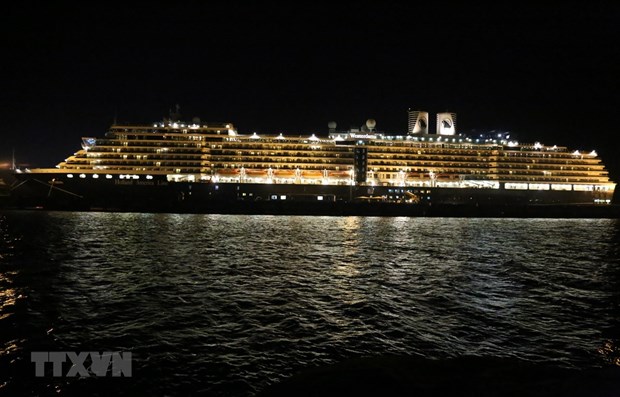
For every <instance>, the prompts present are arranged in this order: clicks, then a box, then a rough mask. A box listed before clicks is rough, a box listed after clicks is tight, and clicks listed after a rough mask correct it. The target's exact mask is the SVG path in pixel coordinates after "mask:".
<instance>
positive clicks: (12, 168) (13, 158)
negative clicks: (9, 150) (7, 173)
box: [11, 148, 17, 171]
mask: <svg viewBox="0 0 620 397" xmlns="http://www.w3.org/2000/svg"><path fill="white" fill-rule="evenodd" d="M15 168H17V167H16V166H15V148H13V157H12V158H11V171H15Z"/></svg>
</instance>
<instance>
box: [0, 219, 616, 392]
mask: <svg viewBox="0 0 620 397" xmlns="http://www.w3.org/2000/svg"><path fill="white" fill-rule="evenodd" d="M0 236H1V237H2V238H1V243H0V255H1V256H0V343H1V344H0V354H1V355H0V365H2V371H1V372H0V393H2V391H3V389H4V391H9V392H11V393H13V392H15V391H19V392H24V393H26V394H28V393H30V394H45V393H49V394H54V395H58V394H60V395H63V393H65V394H67V393H74V392H75V393H84V394H86V393H87V394H97V392H99V393H101V394H108V393H110V392H115V393H117V394H134V395H135V394H146V393H151V394H153V395H163V394H171V395H176V394H190V393H208V394H214V395H252V394H255V393H258V392H260V391H261V390H263V389H264V388H265V387H266V386H268V385H270V384H273V383H275V382H277V381H279V380H282V379H284V378H286V377H288V376H290V375H292V374H294V373H296V372H297V371H299V370H302V369H304V368H309V367H316V366H321V365H325V364H329V363H334V362H338V361H341V360H345V359H349V358H356V357H367V356H375V355H383V354H398V355H420V356H423V357H428V358H438V359H441V358H450V357H458V356H463V355H473V356H482V357H506V358H515V359H520V360H525V361H529V362H536V363H545V364H549V365H553V366H557V367H566V368H593V367H605V366H610V365H620V358H619V357H620V354H618V345H619V344H620V223H619V222H618V221H617V220H587V219H584V220H574V219H572V220H549V219H545V220H542V219H541V220H537V219H455V218H452V219H447V218H443V219H442V218H378V217H377V218H373V217H367V218H365V217H341V218H338V217H301V216H228V215H171V214H112V213H46V212H7V213H4V214H0ZM31 351H75V352H80V351H123V352H126V351H128V352H132V354H133V366H132V368H133V376H132V377H131V378H120V379H119V378H115V379H113V378H110V377H107V378H98V379H95V378H88V379H78V378H52V377H49V376H48V377H44V378H35V376H34V372H35V371H34V364H32V363H31V362H30V352H31Z"/></svg>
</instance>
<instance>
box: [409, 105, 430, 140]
mask: <svg viewBox="0 0 620 397" xmlns="http://www.w3.org/2000/svg"><path fill="white" fill-rule="evenodd" d="M408 113H409V128H408V129H407V134H408V135H411V134H428V112H423V111H420V110H411V109H409V110H408Z"/></svg>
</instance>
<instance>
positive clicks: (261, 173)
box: [245, 169, 267, 177]
mask: <svg viewBox="0 0 620 397" xmlns="http://www.w3.org/2000/svg"><path fill="white" fill-rule="evenodd" d="M245 175H246V176H252V177H263V176H267V170H260V169H259V170H248V169H246V170H245Z"/></svg>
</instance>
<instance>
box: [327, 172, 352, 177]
mask: <svg viewBox="0 0 620 397" xmlns="http://www.w3.org/2000/svg"><path fill="white" fill-rule="evenodd" d="M327 175H328V176H329V177H330V178H350V177H351V174H350V173H349V171H329V172H328V173H327Z"/></svg>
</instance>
